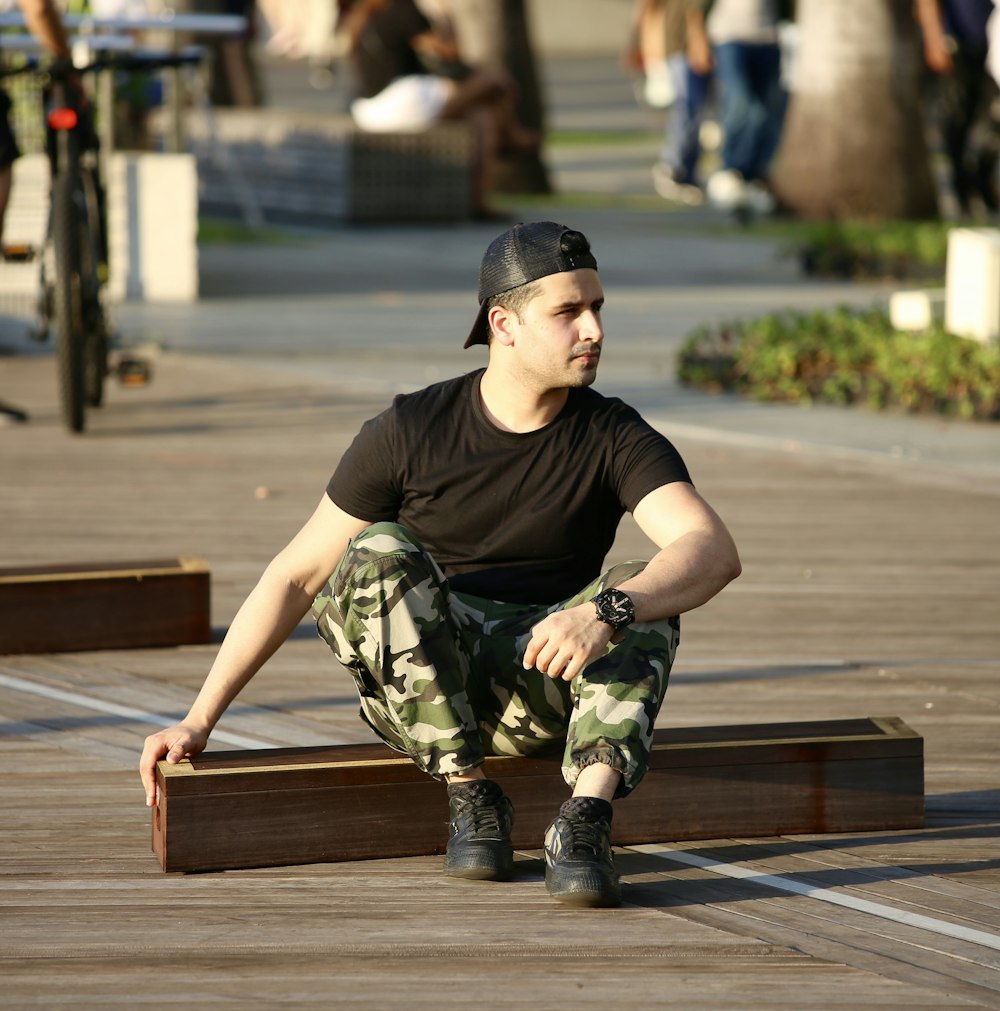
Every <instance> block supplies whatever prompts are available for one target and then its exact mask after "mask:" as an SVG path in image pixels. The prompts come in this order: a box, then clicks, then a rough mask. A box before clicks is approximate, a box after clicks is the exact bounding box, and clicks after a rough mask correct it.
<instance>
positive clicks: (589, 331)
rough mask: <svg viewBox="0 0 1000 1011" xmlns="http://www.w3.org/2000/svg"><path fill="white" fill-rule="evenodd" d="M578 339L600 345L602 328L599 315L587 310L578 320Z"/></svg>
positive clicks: (602, 338)
mask: <svg viewBox="0 0 1000 1011" xmlns="http://www.w3.org/2000/svg"><path fill="white" fill-rule="evenodd" d="M580 339H581V340H586V341H594V342H595V343H600V342H601V341H603V340H604V326H603V324H602V323H601V317H600V314H599V313H596V312H594V311H593V310H589V311H588V312H585V313H584V314H583V317H582V318H581V320H580Z"/></svg>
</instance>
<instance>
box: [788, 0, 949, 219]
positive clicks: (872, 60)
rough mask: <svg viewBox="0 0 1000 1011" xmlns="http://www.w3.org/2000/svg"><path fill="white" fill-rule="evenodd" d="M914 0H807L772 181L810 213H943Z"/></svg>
mask: <svg viewBox="0 0 1000 1011" xmlns="http://www.w3.org/2000/svg"><path fill="white" fill-rule="evenodd" d="M912 5H913V0H838V2H837V3H831V2H830V0H799V2H798V25H799V31H800V45H799V51H798V63H797V71H796V74H795V80H794V82H793V85H792V88H793V90H792V94H791V99H790V102H789V107H788V114H787V118H786V120H785V127H784V133H783V136H782V142H781V146H780V148H779V150H778V153H777V157H776V158H775V164H774V169H773V171H772V173H771V178H770V182H771V185H772V187H773V188H774V192H775V194H776V195H777V196H778V198H779V199H780V200H781V202H782V203H783V204H784V205H785V206H786V207H788V208H789V209H790V210H791V211H792V212H793V213H795V214H798V215H800V216H801V217H807V218H848V217H856V218H928V217H936V216H937V194H936V190H935V186H934V180H933V177H932V175H931V170H930V161H929V156H928V151H927V141H926V135H925V132H924V120H923V112H922V107H921V94H920V92H921V69H922V55H921V53H922V50H921V47H920V44H919V32H918V29H917V25H916V21H915V20H914V17H913V11H912Z"/></svg>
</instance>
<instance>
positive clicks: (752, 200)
mask: <svg viewBox="0 0 1000 1011" xmlns="http://www.w3.org/2000/svg"><path fill="white" fill-rule="evenodd" d="M744 192H745V198H746V206H747V207H748V208H749V209H750V210H751V211H753V213H754V214H760V215H762V216H767V215H769V214H773V213H774V211H775V208H776V207H777V206H778V201H777V200H775V198H774V194H773V193H772V192H771V191H770V190H769V189H768V188H767V186H765V185H764V183H762V182H760V181H758V180H754V181H753V182H750V183H747V184H746V187H745V191H744Z"/></svg>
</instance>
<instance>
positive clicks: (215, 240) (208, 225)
mask: <svg viewBox="0 0 1000 1011" xmlns="http://www.w3.org/2000/svg"><path fill="white" fill-rule="evenodd" d="M302 241H303V240H302V238H301V236H297V235H294V234H293V233H292V232H290V231H287V230H284V229H281V228H272V227H270V226H266V225H265V226H261V227H259V228H255V227H253V226H251V225H247V224H245V223H244V222H242V221H236V220H233V219H231V218H199V219H198V243H199V245H203V246H211V245H216V246H221V245H237V246H241V245H242V246H250V245H286V246H287V245H293V244H295V243H299V242H302Z"/></svg>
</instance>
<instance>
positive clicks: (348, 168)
mask: <svg viewBox="0 0 1000 1011" xmlns="http://www.w3.org/2000/svg"><path fill="white" fill-rule="evenodd" d="M188 134H189V139H190V144H191V150H192V151H193V152H194V154H195V156H196V158H197V161H198V177H199V200H200V206H201V209H202V212H203V213H211V212H216V213H224V214H233V213H237V212H244V213H245V212H246V211H247V210H248V209H251V210H252V211H253V212H255V213H257V214H259V216H260V217H261V218H263V220H264V221H274V222H292V223H296V222H297V223H305V224H309V225H316V224H333V223H338V222H340V223H342V222H383V223H385V222H410V221H425V222H426V221H462V220H466V219H467V218H469V216H470V214H471V213H472V205H473V199H472V194H473V167H474V146H473V138H472V134H471V132H470V131H469V129H468V127H467V126H466V125H465V124H463V123H436V124H434V125H433V126H431V127H429V128H428V129H426V130H420V131H410V132H392V133H365V132H364V131H363V130H359V129H358V128H357V127H356V126H355V125H354V123H353V122H352V121H351V119H350V118H349V117H347V116H342V115H341V116H337V115H333V116H331V115H321V116H319V115H313V116H310V115H308V114H306V113H295V114H290V113H288V111H287V110H275V109H227V110H217V111H216V112H215V113H214V114H213V116H212V117H211V119H207V118H205V117H202V116H199V115H197V114H192V116H191V117H190V120H189V124H188Z"/></svg>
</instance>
